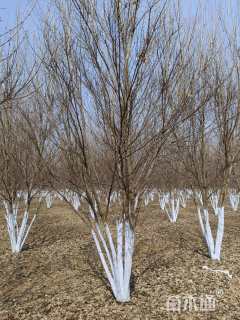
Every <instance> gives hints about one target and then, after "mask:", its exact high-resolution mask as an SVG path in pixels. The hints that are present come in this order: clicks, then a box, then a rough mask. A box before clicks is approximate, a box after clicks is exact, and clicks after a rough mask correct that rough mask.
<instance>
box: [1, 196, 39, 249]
mask: <svg viewBox="0 0 240 320" xmlns="http://www.w3.org/2000/svg"><path fill="white" fill-rule="evenodd" d="M4 205H5V209H6V214H5V218H6V222H7V230H8V235H9V239H10V244H11V250H12V252H13V253H19V252H21V251H22V248H23V245H24V243H25V241H26V239H27V236H28V233H29V231H30V229H31V227H32V224H33V222H34V220H35V218H36V215H34V217H33V219H32V221H31V223H30V224H28V220H29V219H28V218H29V216H28V212H27V211H26V210H25V212H24V215H23V218H22V222H21V225H20V226H19V225H18V221H17V216H18V207H17V205H13V208H12V210H10V208H9V206H8V204H7V203H6V202H4Z"/></svg>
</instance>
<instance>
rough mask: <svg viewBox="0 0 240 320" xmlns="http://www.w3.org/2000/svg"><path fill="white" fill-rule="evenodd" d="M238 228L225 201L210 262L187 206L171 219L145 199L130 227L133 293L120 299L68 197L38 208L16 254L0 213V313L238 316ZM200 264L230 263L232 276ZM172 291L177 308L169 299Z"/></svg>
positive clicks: (32, 316) (17, 317) (238, 219)
mask: <svg viewBox="0 0 240 320" xmlns="http://www.w3.org/2000/svg"><path fill="white" fill-rule="evenodd" d="M211 216H212V217H213V219H214V216H213V215H211ZM143 221H144V223H143ZM211 222H213V221H211ZM213 224H214V222H213ZM239 236H240V215H239V213H238V212H237V213H232V211H230V209H229V208H228V207H226V210H225V234H224V239H223V246H222V260H221V262H220V263H217V262H213V261H211V259H209V258H208V257H207V248H206V246H205V245H204V243H203V242H202V239H201V231H200V229H199V223H198V217H197V213H196V209H194V207H193V206H188V209H181V211H180V214H179V218H178V220H177V223H175V224H174V223H170V222H169V220H168V218H167V217H166V216H165V215H164V214H163V213H160V209H159V205H158V203H153V204H151V205H149V206H148V207H147V208H145V214H144V216H143V215H141V216H140V220H139V224H138V226H137V229H136V249H135V255H134V264H133V278H132V290H131V301H130V302H129V303H125V304H119V303H117V302H116V300H115V299H114V298H113V296H112V293H111V290H110V289H108V286H107V282H105V278H104V273H103V269H102V267H101V264H100V262H99V259H98V256H97V253H96V249H95V245H94V243H93V240H92V239H91V237H90V233H89V230H87V229H86V227H85V226H84V225H83V224H82V222H81V221H80V219H79V218H78V217H77V216H75V215H74V214H72V213H71V211H70V209H69V208H68V206H67V205H64V204H63V202H60V201H56V202H55V203H54V206H53V207H52V208H51V209H46V208H42V209H41V212H40V213H39V214H38V216H37V220H36V223H34V225H33V227H32V229H31V232H30V234H29V237H28V239H27V244H26V247H25V249H24V250H23V252H21V253H20V254H19V255H13V254H12V253H11V251H10V248H9V243H8V238H7V231H6V229H5V223H4V215H3V214H1V218H0V320H51V319H55V320H58V319H59V320H77V319H79V320H80V319H91V320H93V319H97V320H100V319H109V320H114V319H118V320H119V319H136V320H137V319H139V320H140V319H141V320H144V319H149V320H150V319H164V320H165V319H184V320H187V319H219V320H220V319H221V320H224V319H229V320H233V319H240V263H239V260H240V245H239V243H240V241H239ZM96 261H97V264H96ZM203 266H208V267H209V268H211V269H215V270H216V269H221V270H228V271H229V272H230V274H231V275H232V278H231V277H229V276H228V275H227V274H225V273H220V272H212V271H211V270H205V269H203ZM207 296H211V297H212V298H213V299H214V301H215V305H214V308H212V309H211V308H209V309H206V310H204V309H201V308H200V307H199V306H195V307H196V308H195V307H194V305H191V303H190V302H189V303H188V305H187V304H185V305H182V304H184V303H185V302H183V301H186V297H194V298H195V300H194V301H195V302H196V300H197V303H198V301H200V300H201V299H205V298H206V297H207ZM173 297H178V299H180V300H181V310H180V309H179V310H178V309H176V308H175V309H174V308H173V306H172V305H170V304H168V303H167V302H169V301H170V300H171V299H172V298H173ZM184 297H185V298H184ZM188 299H190V298H188ZM178 301H179V300H178ZM179 311H180V312H179Z"/></svg>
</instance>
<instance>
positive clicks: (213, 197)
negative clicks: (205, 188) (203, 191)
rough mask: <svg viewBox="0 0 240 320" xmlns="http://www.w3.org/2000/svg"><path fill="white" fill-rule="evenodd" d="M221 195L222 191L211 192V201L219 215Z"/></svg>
mask: <svg viewBox="0 0 240 320" xmlns="http://www.w3.org/2000/svg"><path fill="white" fill-rule="evenodd" d="M219 197H220V193H219V192H216V193H211V195H210V202H211V205H212V208H213V211H214V214H215V216H217V215H218V211H219V206H218V204H219Z"/></svg>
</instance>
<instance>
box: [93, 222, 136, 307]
mask: <svg viewBox="0 0 240 320" xmlns="http://www.w3.org/2000/svg"><path fill="white" fill-rule="evenodd" d="M116 228H117V246H116V247H115V245H114V242H113V238H112V235H111V232H110V229H109V226H108V225H107V224H106V225H105V226H104V228H103V232H104V234H105V235H106V238H107V241H106V240H105V238H104V236H103V234H102V231H101V229H100V227H99V225H98V224H96V230H92V236H93V239H94V241H95V244H96V247H97V251H98V255H99V257H100V260H101V263H102V265H103V268H104V271H105V273H106V276H107V278H108V281H109V283H110V285H111V288H112V291H113V294H114V296H115V298H116V300H117V301H118V302H127V301H129V300H130V278H131V272H132V257H133V251H134V232H133V230H132V229H131V226H130V224H129V222H127V221H126V222H120V221H118V222H117V225H116Z"/></svg>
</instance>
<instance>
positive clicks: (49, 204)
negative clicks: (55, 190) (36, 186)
mask: <svg viewBox="0 0 240 320" xmlns="http://www.w3.org/2000/svg"><path fill="white" fill-rule="evenodd" d="M45 201H46V205H47V208H48V209H50V208H51V207H52V204H53V196H52V194H51V193H50V192H49V193H47V194H46V196H45Z"/></svg>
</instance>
